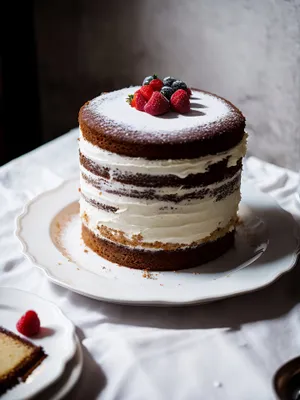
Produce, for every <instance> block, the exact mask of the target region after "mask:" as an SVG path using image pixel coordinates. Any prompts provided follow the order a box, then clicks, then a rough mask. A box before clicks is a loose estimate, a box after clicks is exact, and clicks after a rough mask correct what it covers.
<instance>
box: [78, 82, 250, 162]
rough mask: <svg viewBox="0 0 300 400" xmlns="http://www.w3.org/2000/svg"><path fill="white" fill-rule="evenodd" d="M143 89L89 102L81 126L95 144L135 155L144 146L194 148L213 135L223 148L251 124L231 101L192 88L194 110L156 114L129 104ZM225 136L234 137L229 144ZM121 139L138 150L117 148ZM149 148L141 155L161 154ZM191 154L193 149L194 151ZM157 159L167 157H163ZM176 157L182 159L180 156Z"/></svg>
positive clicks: (134, 89) (106, 96)
mask: <svg viewBox="0 0 300 400" xmlns="http://www.w3.org/2000/svg"><path fill="white" fill-rule="evenodd" d="M139 88H140V87H139V86H133V87H129V88H125V89H121V90H117V91H114V92H109V93H105V94H102V95H100V96H98V97H96V98H94V99H93V100H91V101H89V102H87V103H86V104H85V105H84V106H83V107H82V108H81V110H80V113H79V124H80V127H81V130H82V131H83V136H84V137H85V138H86V139H87V140H90V141H91V142H92V143H93V144H94V145H98V146H99V147H102V148H105V149H107V150H111V151H113V152H116V153H119V154H127V155H133V156H136V155H138V153H137V150H138V151H139V152H140V151H143V149H141V147H140V146H144V147H145V146H148V147H149V146H150V145H154V146H160V147H161V146H162V145H168V146H170V145H188V146H189V145H191V146H193V145H194V144H195V143H199V141H200V142H202V143H203V142H204V141H207V139H209V141H210V142H211V139H213V141H214V140H215V139H216V140H217V142H220V140H221V141H222V142H223V144H221V147H220V146H217V148H216V149H215V150H216V152H217V151H222V150H226V149H227V148H230V147H232V146H234V145H235V144H237V143H238V142H239V141H240V140H241V138H242V136H243V133H244V128H245V118H244V116H243V114H242V113H241V112H240V111H239V110H238V109H237V108H236V107H235V106H234V105H233V104H231V103H230V102H229V101H227V100H225V99H223V98H221V97H219V96H217V95H214V94H212V93H208V92H204V91H201V90H198V89H192V96H191V98H190V105H191V110H190V112H188V113H187V114H179V113H176V112H168V113H166V114H163V115H160V116H153V115H150V114H147V113H146V112H141V111H138V110H136V109H135V108H133V107H131V106H130V105H129V104H128V103H127V102H126V98H127V97H128V95H130V94H133V93H134V92H135V91H136V90H138V89H139ZM224 135H227V136H228V135H230V136H231V137H227V139H229V140H228V141H227V143H225V142H226V141H225V140H224V139H225V137H224ZM97 136H98V138H97ZM108 140H109V141H110V143H108ZM104 142H105V143H104ZM112 143H113V144H112ZM116 143H118V144H120V143H122V144H123V145H131V147H135V148H136V151H133V153H132V154H130V151H129V152H128V150H126V151H125V148H124V146H123V148H122V149H121V148H120V146H119V148H116V146H115V145H116ZM117 147H118V146H117ZM137 147H139V149H137ZM148 150H149V149H148ZM148 150H147V151H146V152H145V154H143V155H142V154H141V156H146V157H147V156H149V158H155V156H156V155H157V154H156V152H155V151H154V152H152V153H151V151H148ZM152 150H153V149H152ZM202 150H203V151H202ZM202 150H200V153H199V154H198V153H197V154H198V155H204V154H209V153H211V152H212V150H205V147H204V148H203V149H202ZM201 152H202V153H203V154H202V153H201ZM150 153H151V154H150ZM188 153H193V151H192V152H191V151H189V152H188ZM212 153H214V151H213V152H212ZM189 155H190V156H191V157H197V156H198V155H196V154H195V155H192V154H186V155H185V156H189ZM157 157H158V158H162V157H161V155H157ZM174 157H175V158H180V157H179V154H178V156H176V155H174Z"/></svg>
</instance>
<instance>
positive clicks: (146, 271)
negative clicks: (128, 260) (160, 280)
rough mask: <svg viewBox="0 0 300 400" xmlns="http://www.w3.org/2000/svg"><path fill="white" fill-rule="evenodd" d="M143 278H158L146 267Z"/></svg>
mask: <svg viewBox="0 0 300 400" xmlns="http://www.w3.org/2000/svg"><path fill="white" fill-rule="evenodd" d="M143 271H144V272H143V278H147V279H157V278H155V277H154V275H153V273H151V272H150V271H149V270H148V269H144V270H143Z"/></svg>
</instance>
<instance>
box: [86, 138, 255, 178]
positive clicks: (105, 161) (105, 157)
mask: <svg viewBox="0 0 300 400" xmlns="http://www.w3.org/2000/svg"><path fill="white" fill-rule="evenodd" d="M246 147H247V134H246V133H245V135H244V137H243V139H242V140H241V142H240V143H238V144H237V145H236V146H235V147H232V148H231V149H229V150H227V151H223V152H221V153H218V154H214V155H208V156H205V157H200V158H195V159H179V160H147V159H145V158H141V157H127V156H121V155H119V154H116V153H112V152H109V151H107V150H103V149H101V148H100V147H98V146H94V145H93V144H91V143H90V142H88V141H87V140H85V139H84V138H83V136H82V135H81V136H80V141H79V149H80V151H81V153H82V154H83V155H84V156H86V157H87V158H89V159H90V160H92V161H93V162H94V163H95V164H97V165H98V166H101V167H107V168H109V169H110V173H111V178H113V176H114V174H118V173H132V174H136V173H139V174H147V175H161V176H165V175H175V176H178V177H180V178H186V177H187V176H188V175H190V174H199V173H204V172H206V171H207V170H208V168H209V167H210V166H211V165H213V164H216V163H218V162H220V161H222V160H224V159H226V158H227V159H228V161H227V167H232V166H235V165H236V164H237V162H238V160H239V159H240V158H242V157H244V155H245V153H246Z"/></svg>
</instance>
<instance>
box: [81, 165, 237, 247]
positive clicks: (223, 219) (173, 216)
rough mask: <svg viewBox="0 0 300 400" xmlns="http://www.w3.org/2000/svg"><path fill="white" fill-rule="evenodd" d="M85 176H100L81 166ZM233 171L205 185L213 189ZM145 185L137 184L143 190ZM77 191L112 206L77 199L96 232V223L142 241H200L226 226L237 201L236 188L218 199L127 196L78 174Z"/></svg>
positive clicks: (163, 190)
mask: <svg viewBox="0 0 300 400" xmlns="http://www.w3.org/2000/svg"><path fill="white" fill-rule="evenodd" d="M81 168H82V172H83V173H84V174H87V175H88V177H89V178H93V179H95V180H96V179H100V178H99V177H97V176H95V175H93V174H91V173H89V172H88V171H86V170H84V168H83V167H81ZM236 176H237V174H236V175H235V176H234V177H232V178H230V179H227V180H224V181H222V182H218V183H214V184H212V185H209V186H207V188H208V189H216V188H218V187H221V186H223V185H226V184H228V183H229V182H230V181H231V180H233V179H235V178H236ZM115 184H117V186H118V189H121V188H126V191H127V193H130V191H131V190H136V189H139V188H137V187H136V186H132V185H126V184H120V183H116V182H114V188H115ZM144 189H145V188H140V190H144ZM155 190H156V192H155V194H162V193H163V194H174V193H176V194H178V191H179V190H181V191H182V192H181V194H186V193H190V192H192V191H194V190H195V188H192V189H183V188H173V187H164V188H156V189H155ZM81 192H82V194H83V195H84V196H86V197H87V198H88V199H92V200H95V201H97V202H99V203H101V204H104V205H107V206H110V207H116V208H118V210H117V211H116V212H115V213H114V212H111V211H105V210H102V209H99V208H97V207H95V206H93V205H92V204H90V203H88V202H87V201H85V199H84V198H82V199H81V200H80V213H81V217H83V215H86V216H87V217H88V218H87V222H86V221H85V219H84V218H83V221H85V222H84V223H85V224H86V225H87V227H88V228H89V229H90V230H91V231H92V232H94V233H95V234H96V235H97V236H100V233H99V230H98V227H101V225H104V226H106V227H108V228H110V229H116V230H120V231H122V232H124V233H125V237H126V238H127V239H129V240H130V239H132V236H133V235H142V236H143V242H155V241H160V242H162V243H181V244H186V245H188V244H191V243H192V242H194V241H201V239H204V238H206V237H208V236H210V234H211V233H212V232H214V231H215V230H216V229H217V228H223V227H226V226H227V225H228V224H229V222H230V220H231V219H232V218H233V217H235V215H236V212H237V208H238V204H239V201H240V191H239V189H238V190H236V191H234V192H233V193H232V194H230V195H229V196H227V197H225V198H224V199H222V200H219V201H216V199H215V198H212V197H208V196H206V197H204V198H203V199H201V200H199V199H191V200H184V201H181V202H179V203H172V202H169V201H157V200H155V199H153V200H148V199H146V198H142V199H140V198H133V197H129V196H119V195H117V194H112V193H107V192H106V191H105V190H104V191H101V194H100V191H99V190H98V189H96V188H95V187H94V186H93V185H91V184H90V183H88V182H87V181H86V180H85V179H84V178H83V177H82V176H81Z"/></svg>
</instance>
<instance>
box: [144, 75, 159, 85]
mask: <svg viewBox="0 0 300 400" xmlns="http://www.w3.org/2000/svg"><path fill="white" fill-rule="evenodd" d="M156 78H157V75H155V74H153V75H150V76H146V78H145V79H144V80H143V86H144V85H149V83H150V82H151V81H153V79H156Z"/></svg>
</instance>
